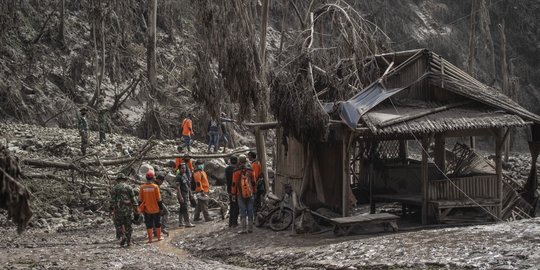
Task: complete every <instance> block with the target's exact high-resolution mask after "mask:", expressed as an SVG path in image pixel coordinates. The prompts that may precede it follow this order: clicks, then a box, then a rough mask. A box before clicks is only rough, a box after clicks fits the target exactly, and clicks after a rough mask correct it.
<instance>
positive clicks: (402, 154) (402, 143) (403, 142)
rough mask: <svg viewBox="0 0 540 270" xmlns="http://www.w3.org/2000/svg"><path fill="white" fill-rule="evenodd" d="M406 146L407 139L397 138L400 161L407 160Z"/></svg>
mask: <svg viewBox="0 0 540 270" xmlns="http://www.w3.org/2000/svg"><path fill="white" fill-rule="evenodd" d="M407 148H408V147H407V141H406V140H399V160H401V162H405V161H407V156H408V153H407Z"/></svg>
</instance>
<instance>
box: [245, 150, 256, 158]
mask: <svg viewBox="0 0 540 270" xmlns="http://www.w3.org/2000/svg"><path fill="white" fill-rule="evenodd" d="M247 155H248V157H249V158H252V159H256V158H257V154H256V153H255V152H253V151H249V152H248V153H247Z"/></svg>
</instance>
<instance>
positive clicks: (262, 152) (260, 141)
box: [255, 127, 270, 195]
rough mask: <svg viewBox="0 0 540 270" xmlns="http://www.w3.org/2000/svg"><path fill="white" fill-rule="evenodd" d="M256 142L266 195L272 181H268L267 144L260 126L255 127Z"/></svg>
mask: <svg viewBox="0 0 540 270" xmlns="http://www.w3.org/2000/svg"><path fill="white" fill-rule="evenodd" d="M255 144H256V145H257V146H256V147H257V157H258V158H259V161H260V162H261V170H262V173H263V179H264V187H265V189H266V192H265V195H266V193H268V192H269V191H270V183H269V181H268V166H267V165H266V144H265V141H264V134H263V133H262V132H261V129H260V128H259V127H256V128H255Z"/></svg>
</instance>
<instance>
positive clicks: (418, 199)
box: [373, 194, 422, 206]
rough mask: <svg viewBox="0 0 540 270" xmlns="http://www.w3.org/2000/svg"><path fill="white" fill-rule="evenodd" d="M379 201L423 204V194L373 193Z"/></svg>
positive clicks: (374, 197)
mask: <svg viewBox="0 0 540 270" xmlns="http://www.w3.org/2000/svg"><path fill="white" fill-rule="evenodd" d="M373 199H374V200H375V201H378V202H399V203H403V204H408V205H415V206H422V195H421V194H417V195H399V194H397V195H392V194H391V195H373Z"/></svg>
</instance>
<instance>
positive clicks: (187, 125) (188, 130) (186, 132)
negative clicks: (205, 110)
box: [182, 113, 194, 152]
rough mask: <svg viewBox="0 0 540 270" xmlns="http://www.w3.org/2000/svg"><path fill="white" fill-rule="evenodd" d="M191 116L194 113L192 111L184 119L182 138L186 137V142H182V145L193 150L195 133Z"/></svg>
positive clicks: (189, 150)
mask: <svg viewBox="0 0 540 270" xmlns="http://www.w3.org/2000/svg"><path fill="white" fill-rule="evenodd" d="M191 117H192V115H191V113H190V114H188V115H187V117H186V118H184V120H183V121H182V138H183V139H184V144H182V147H187V150H188V152H191V147H190V145H191V136H193V134H194V133H193V122H192V120H191Z"/></svg>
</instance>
